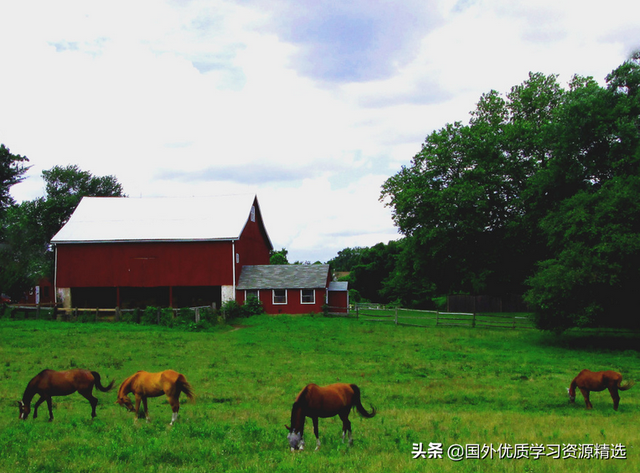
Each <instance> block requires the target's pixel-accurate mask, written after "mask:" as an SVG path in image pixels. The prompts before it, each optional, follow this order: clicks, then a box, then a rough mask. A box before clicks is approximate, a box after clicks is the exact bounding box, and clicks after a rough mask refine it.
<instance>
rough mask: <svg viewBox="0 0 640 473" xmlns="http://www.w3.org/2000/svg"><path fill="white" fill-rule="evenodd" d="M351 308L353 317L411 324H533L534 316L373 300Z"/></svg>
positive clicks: (526, 326) (524, 326)
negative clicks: (423, 307)
mask: <svg viewBox="0 0 640 473" xmlns="http://www.w3.org/2000/svg"><path fill="white" fill-rule="evenodd" d="M353 312H355V317H357V318H358V319H362V320H364V321H368V322H387V323H393V324H394V325H408V326H414V327H443V326H451V327H471V328H510V329H530V328H535V325H534V322H533V319H532V318H531V317H529V316H528V315H527V314H523V313H514V314H505V313H501V314H493V313H473V312H444V311H438V310H415V309H403V308H400V307H394V308H387V307H384V306H380V305H374V304H367V305H360V304H358V305H356V306H355V308H354V310H353V311H352V313H353Z"/></svg>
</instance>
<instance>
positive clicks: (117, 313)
mask: <svg viewBox="0 0 640 473" xmlns="http://www.w3.org/2000/svg"><path fill="white" fill-rule="evenodd" d="M115 319H116V322H120V307H116V316H115Z"/></svg>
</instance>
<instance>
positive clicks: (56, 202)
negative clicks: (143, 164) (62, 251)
mask: <svg viewBox="0 0 640 473" xmlns="http://www.w3.org/2000/svg"><path fill="white" fill-rule="evenodd" d="M42 177H43V179H44V181H45V192H46V194H45V196H44V197H39V198H37V199H34V200H32V201H26V202H22V203H21V204H20V205H14V206H12V207H11V208H10V209H9V211H8V212H7V218H6V219H5V223H4V225H3V233H4V240H3V241H4V246H3V247H2V248H1V249H0V264H2V266H3V267H4V269H5V270H4V271H3V272H2V274H1V275H0V287H2V290H3V291H6V292H8V293H9V294H10V295H11V296H12V297H14V298H21V297H22V296H23V294H24V292H25V291H26V290H27V289H28V288H30V287H32V286H33V285H34V284H36V283H37V281H38V280H39V279H41V278H42V277H50V276H51V274H52V273H53V254H52V252H51V251H50V248H49V246H50V241H51V238H52V237H53V236H54V235H55V234H56V233H57V232H58V231H59V230H60V229H61V228H62V226H63V225H64V224H65V223H66V222H67V221H68V220H69V217H70V216H71V214H72V213H73V211H74V210H75V209H76V207H77V206H78V204H79V203H80V200H81V199H82V197H85V196H87V197H89V196H91V197H124V196H125V195H124V193H123V189H122V185H121V184H120V183H118V181H117V179H116V178H115V177H114V176H104V177H99V176H93V175H92V174H91V173H89V172H87V171H82V170H80V168H79V167H78V166H66V167H60V166H55V167H53V168H52V169H49V170H47V171H43V172H42Z"/></svg>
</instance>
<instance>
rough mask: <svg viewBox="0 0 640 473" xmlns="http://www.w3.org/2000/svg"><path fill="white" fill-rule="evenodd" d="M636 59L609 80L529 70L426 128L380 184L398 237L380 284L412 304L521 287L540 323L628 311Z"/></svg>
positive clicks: (623, 320)
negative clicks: (418, 147) (561, 79)
mask: <svg viewBox="0 0 640 473" xmlns="http://www.w3.org/2000/svg"><path fill="white" fill-rule="evenodd" d="M638 59H639V58H638V57H637V56H636V57H634V58H633V59H632V60H630V61H628V62H626V63H625V64H623V65H622V66H620V67H619V68H617V69H616V70H615V71H613V72H612V73H611V74H610V75H609V76H607V82H608V85H607V87H606V88H603V87H601V86H599V85H598V83H597V82H595V81H594V80H593V79H592V78H583V77H579V76H576V77H574V78H573V80H572V81H571V83H570V86H569V90H564V89H562V88H561V87H560V86H559V85H558V83H557V80H556V77H555V76H553V75H550V76H545V75H543V74H530V76H529V79H528V80H527V81H525V82H524V83H523V84H522V85H519V86H515V87H513V88H512V89H511V92H510V93H509V94H507V95H506V97H505V98H502V97H501V96H500V95H499V94H498V93H497V92H495V91H492V92H490V93H488V94H485V95H484V96H483V97H482V98H481V100H480V102H479V103H478V106H477V108H476V110H475V111H474V112H472V114H471V115H472V118H471V120H470V123H469V125H463V124H461V123H454V124H449V125H446V126H445V127H444V128H442V129H441V130H438V131H435V132H434V133H432V134H431V135H430V136H429V137H427V140H426V141H425V144H424V145H423V147H422V151H421V152H420V153H418V154H417V155H416V156H415V157H414V158H413V161H412V163H411V165H410V166H408V167H403V168H402V170H401V171H400V172H398V173H397V174H396V175H395V176H392V177H391V178H389V179H388V180H387V181H386V182H385V184H384V185H383V188H382V194H381V200H383V201H384V202H385V203H387V204H388V205H389V206H390V207H391V208H392V210H393V218H394V221H395V223H396V225H397V226H398V228H399V229H400V231H401V232H402V233H403V234H404V235H405V242H404V243H403V248H402V251H401V253H400V254H399V255H397V256H395V261H396V263H395V266H394V269H393V271H392V272H391V276H390V277H389V278H388V279H386V280H385V282H384V284H383V286H384V289H383V291H381V292H380V294H384V295H385V296H386V299H387V300H396V299H397V300H399V301H402V303H403V305H405V306H407V307H417V306H424V305H425V304H427V303H428V301H429V299H431V298H432V297H433V296H435V295H437V294H451V293H455V292H463V293H471V294H490V295H506V294H510V293H515V294H522V293H523V292H525V291H526V290H527V289H530V290H529V292H528V293H527V296H526V299H527V301H528V302H529V304H530V305H531V306H532V308H533V309H534V310H535V311H536V313H537V316H538V321H539V326H540V327H541V328H546V329H556V330H562V329H565V328H568V327H572V326H594V325H603V324H605V325H615V326H619V325H629V320H632V319H634V317H629V314H631V313H633V311H632V308H633V301H632V297H631V295H632V294H633V293H634V291H635V288H637V287H638V284H639V282H640V275H639V274H638V269H637V268H638V267H639V264H638V263H639V262H640V261H639V260H640V245H639V244H638V241H637V239H638V238H637V235H638V230H639V229H640V212H639V210H640V209H639V208H638V205H637V202H638V201H640V194H639V189H638V187H639V186H638V182H637V181H638V179H639V178H640V87H639V84H640V65H639V63H638ZM357 289H358V290H359V291H361V289H360V288H359V287H358V288H357ZM635 319H637V318H635ZM633 323H635V324H637V322H636V321H635V320H634V322H633Z"/></svg>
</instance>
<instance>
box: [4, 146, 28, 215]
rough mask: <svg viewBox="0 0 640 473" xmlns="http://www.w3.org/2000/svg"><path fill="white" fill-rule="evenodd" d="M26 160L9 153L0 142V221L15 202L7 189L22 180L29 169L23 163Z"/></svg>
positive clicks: (26, 160) (23, 157)
mask: <svg viewBox="0 0 640 473" xmlns="http://www.w3.org/2000/svg"><path fill="white" fill-rule="evenodd" d="M28 161H29V159H27V158H26V157H25V156H20V155H19V154H11V151H10V150H9V148H7V147H5V145H3V144H0V221H1V220H2V218H3V217H4V215H5V213H6V211H7V209H8V208H9V207H10V206H11V205H13V204H15V202H14V200H13V198H12V197H11V194H10V193H9V189H11V186H13V185H15V184H18V183H19V182H22V181H23V180H24V175H25V173H26V172H27V170H28V169H29V166H26V165H25V163H26V162H28Z"/></svg>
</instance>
